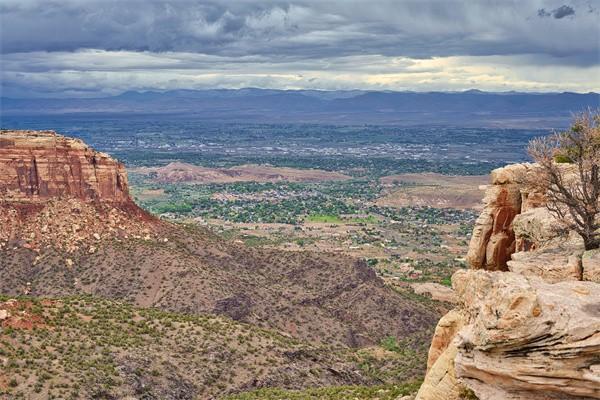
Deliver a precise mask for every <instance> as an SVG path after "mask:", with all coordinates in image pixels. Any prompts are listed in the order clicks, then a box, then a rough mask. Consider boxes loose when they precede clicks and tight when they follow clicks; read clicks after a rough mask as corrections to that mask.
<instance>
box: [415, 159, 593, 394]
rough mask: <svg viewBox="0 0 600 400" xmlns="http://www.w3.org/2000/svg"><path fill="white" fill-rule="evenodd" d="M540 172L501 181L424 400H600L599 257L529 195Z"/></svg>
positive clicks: (515, 169) (508, 172)
mask: <svg viewBox="0 0 600 400" xmlns="http://www.w3.org/2000/svg"><path fill="white" fill-rule="evenodd" d="M532 168H535V166H533V165H531V164H525V165H515V166H510V167H508V168H504V169H499V170H496V171H494V173H493V174H492V183H493V185H492V186H490V187H488V189H487V191H486V199H485V203H486V207H485V209H484V211H483V212H482V215H481V216H480V218H479V219H478V221H477V223H476V226H475V230H474V233H473V237H472V241H471V244H470V248H469V257H468V261H469V263H470V266H471V268H472V269H470V270H466V271H458V272H457V273H455V274H454V276H453V277H452V283H453V288H454V290H455V292H456V296H457V301H458V305H457V307H456V308H455V309H454V310H451V311H450V312H449V313H448V314H447V315H446V316H444V317H443V318H442V319H441V320H440V321H439V323H438V326H437V328H436V331H435V334H434V337H433V340H432V344H431V347H430V352H429V362H428V373H427V375H426V377H425V380H424V382H423V385H422V386H421V389H420V390H419V393H418V395H417V399H419V400H437V399H445V400H455V399H456V400H458V399H464V398H468V399H475V398H478V399H481V400H504V399H513V400H517V399H518V400H537V399H539V400H548V399H554V400H556V399H565V400H566V399H600V252H598V250H592V251H586V252H584V249H583V243H582V240H581V238H580V237H579V236H578V235H576V234H575V233H574V232H565V231H564V230H562V231H561V230H560V229H558V228H559V223H558V221H557V220H556V219H555V218H554V217H553V216H552V214H550V213H549V212H548V211H547V210H546V209H545V208H544V207H542V206H544V201H545V199H544V196H543V195H540V194H539V193H528V192H527V189H526V188H525V187H524V185H523V184H522V183H521V178H520V177H522V176H523V174H527V173H528V171H531V169H532ZM517 193H520V195H521V197H520V200H517ZM507 207H509V208H510V209H509V210H507ZM513 212H514V213H515V214H514V215H513V216H512V218H511V217H510V215H512V213H513ZM509 221H510V222H509ZM515 250H516V251H517V252H515ZM458 316H460V318H458Z"/></svg>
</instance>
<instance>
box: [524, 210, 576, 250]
mask: <svg viewBox="0 0 600 400" xmlns="http://www.w3.org/2000/svg"><path fill="white" fill-rule="evenodd" d="M513 230H514V232H515V238H516V251H529V250H535V249H538V248H540V247H543V246H544V245H547V244H549V243H550V242H551V241H552V240H553V239H556V238H559V237H561V236H563V235H564V233H563V232H561V231H560V223H559V222H558V221H557V220H556V218H555V217H554V216H553V215H552V214H551V213H550V211H548V209H547V208H545V207H540V208H530V209H529V210H527V211H524V212H522V213H520V214H519V215H517V216H516V217H515V219H514V220H513Z"/></svg>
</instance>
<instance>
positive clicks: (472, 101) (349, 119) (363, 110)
mask: <svg viewBox="0 0 600 400" xmlns="http://www.w3.org/2000/svg"><path fill="white" fill-rule="evenodd" d="M0 101H1V104H0V111H1V113H2V115H12V116H14V115H38V114H41V115H48V114H72V113H135V114H155V115H156V114H163V115H176V114H180V115H185V116H188V117H189V116H195V117H198V118H202V119H207V120H222V121H244V122H272V123H281V122H311V123H340V124H362V123H366V124H379V123H381V124H400V125H415V124H459V125H463V126H465V125H466V126H469V125H475V126H479V125H485V126H538V127H545V126H557V125H564V124H566V123H568V121H569V120H570V117H571V113H573V112H577V111H580V110H583V109H585V108H588V107H591V108H598V107H600V94H598V93H583V94H580V93H568V92H565V93H519V92H501V93H492V92H482V91H479V90H468V91H464V92H389V91H384V92H378V91H360V90H350V91H319V90H273V89H255V88H246V89H212V90H171V91H164V92H157V91H146V92H135V91H129V92H125V93H122V94H120V95H117V96H112V97H102V98H60V99H42V98H28V99H15V98H0Z"/></svg>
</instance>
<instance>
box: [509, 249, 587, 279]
mask: <svg viewBox="0 0 600 400" xmlns="http://www.w3.org/2000/svg"><path fill="white" fill-rule="evenodd" d="M582 252H583V250H577V249H568V248H567V249H565V248H563V247H552V248H547V249H540V250H535V251H528V252H519V253H514V254H513V255H512V260H511V261H509V262H508V269H509V270H510V271H511V272H515V273H518V274H521V275H524V276H527V277H539V278H542V279H543V280H544V281H546V282H549V283H556V282H562V281H580V280H582V279H583V276H582V274H583V270H582V263H581V254H582Z"/></svg>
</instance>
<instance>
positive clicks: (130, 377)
mask: <svg viewBox="0 0 600 400" xmlns="http://www.w3.org/2000/svg"><path fill="white" fill-rule="evenodd" d="M403 362H404V360H403V359H400V358H397V360H396V362H394V363H392V364H393V366H394V367H395V368H400V367H402V365H403ZM0 365H2V368H0V398H3V399H4V398H7V399H18V398H23V399H48V398H61V399H82V398H93V399H117V398H118V399H122V398H144V399H214V398H219V397H221V396H223V395H226V394H231V393H236V392H240V391H247V390H251V389H256V388H261V387H271V386H276V387H280V388H286V389H289V390H291V389H295V390H297V389H302V388H305V387H314V386H341V385H365V384H381V383H382V378H383V379H385V368H386V366H384V365H380V366H375V367H370V368H369V369H367V368H364V365H369V353H368V352H365V351H358V352H357V351H354V350H350V349H333V348H330V347H320V346H314V345H310V344H307V343H306V342H301V341H297V340H294V339H291V338H289V337H286V336H283V335H281V334H279V333H276V332H274V331H269V330H263V329H259V328H256V327H253V326H252V325H248V324H242V323H237V322H234V321H232V320H230V319H227V318H222V317H217V316H211V315H198V316H191V315H184V314H173V313H167V312H163V311H159V310H157V309H139V308H134V307H131V306H130V305H127V304H123V303H118V302H113V301H108V300H102V299H98V298H91V297H68V298H61V299H36V298H20V299H19V300H17V299H8V298H2V297H0ZM405 371H406V376H405V378H407V377H410V375H411V374H412V372H411V371H410V368H408V365H407V367H405ZM382 389H384V390H387V391H390V392H391V393H399V390H400V391H401V390H402V389H401V388H400V389H396V388H395V386H393V385H387V386H378V387H376V388H374V389H373V390H382ZM331 390H332V391H333V389H331ZM363 390H367V389H363Z"/></svg>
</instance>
